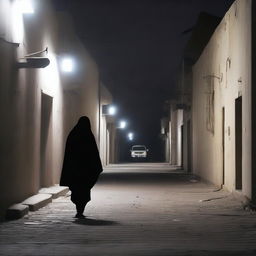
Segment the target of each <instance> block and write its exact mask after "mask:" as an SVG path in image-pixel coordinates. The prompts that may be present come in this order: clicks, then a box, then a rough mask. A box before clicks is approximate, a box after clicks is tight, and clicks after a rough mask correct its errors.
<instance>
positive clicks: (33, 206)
mask: <svg viewBox="0 0 256 256" xmlns="http://www.w3.org/2000/svg"><path fill="white" fill-rule="evenodd" d="M51 202H52V195H50V194H37V195H34V196H31V197H29V198H28V199H26V200H25V201H23V202H22V204H23V205H27V206H28V207H29V210H30V211H37V210H38V209H40V208H42V207H44V206H46V205H47V204H49V203H51Z"/></svg>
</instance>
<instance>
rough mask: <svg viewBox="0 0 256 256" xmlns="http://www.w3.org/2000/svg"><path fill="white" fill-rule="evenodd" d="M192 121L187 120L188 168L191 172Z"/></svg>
mask: <svg viewBox="0 0 256 256" xmlns="http://www.w3.org/2000/svg"><path fill="white" fill-rule="evenodd" d="M191 145H192V143H191V121H190V119H189V120H188V121H187V161H188V163H187V168H188V172H191Z"/></svg>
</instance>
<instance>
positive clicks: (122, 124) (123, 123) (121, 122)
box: [118, 120, 127, 129]
mask: <svg viewBox="0 0 256 256" xmlns="http://www.w3.org/2000/svg"><path fill="white" fill-rule="evenodd" d="M126 125H127V123H126V121H123V120H122V121H120V123H119V127H118V128H120V129H124V128H125V127H126Z"/></svg>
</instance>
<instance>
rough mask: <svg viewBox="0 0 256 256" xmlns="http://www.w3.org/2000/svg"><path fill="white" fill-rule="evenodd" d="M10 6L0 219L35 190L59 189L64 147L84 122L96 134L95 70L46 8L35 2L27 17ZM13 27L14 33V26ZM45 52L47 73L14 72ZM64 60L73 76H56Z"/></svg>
mask: <svg viewBox="0 0 256 256" xmlns="http://www.w3.org/2000/svg"><path fill="white" fill-rule="evenodd" d="M7 2H8V8H6V9H5V13H6V12H7V13H6V16H5V18H3V17H1V19H2V20H5V19H8V20H6V24H5V26H2V27H0V37H1V39H0V54H1V59H2V61H1V63H0V84H1V86H0V118H1V120H2V121H1V126H0V136H1V144H0V155H1V160H0V170H1V177H0V188H1V193H0V208H1V209H0V216H1V215H3V213H4V210H5V209H6V208H7V207H8V206H10V205H11V204H13V203H18V202H21V201H22V200H24V199H25V198H27V197H28V196H31V195H33V194H35V193H37V192H38V190H39V189H40V187H42V186H50V185H54V184H56V183H58V182H59V176H60V172H61V167H62V159H63V151H64V144H65V140H66V137H67V134H68V132H69V131H70V130H71V128H72V127H73V126H74V125H75V124H76V122H77V120H78V118H79V117H80V116H81V115H87V116H88V117H89V118H90V119H91V123H92V130H93V132H94V134H95V137H96V139H97V138H98V131H99V93H98V85H99V76H98V70H97V66H96V64H95V63H94V61H93V60H92V58H91V57H90V56H89V54H88V52H87V51H86V49H85V48H84V47H83V45H82V44H81V43H80V41H79V40H78V38H77V37H76V36H75V32H74V31H73V28H72V25H70V20H69V19H68V18H67V17H63V15H59V16H57V15H56V13H54V12H53V10H52V8H51V4H50V1H48V0H44V1H39V0H37V1H33V3H34V4H35V6H34V7H35V12H34V14H26V15H22V14H21V13H20V12H19V9H17V8H15V4H16V3H17V1H7V0H6V1H5V4H6V3H7ZM8 12H9V13H8ZM13 15H14V17H15V19H14V20H13V19H10V17H13ZM64 16H65V15H64ZM15 20H16V21H17V20H18V21H19V23H18V25H17V23H14V24H11V23H12V22H15ZM65 20H66V22H65ZM2 24H3V23H2ZM14 25H15V26H14ZM62 31H65V33H64V34H63V33H62ZM14 43H19V45H17V44H14ZM45 47H48V54H46V53H44V54H42V56H45V57H48V58H49V59H50V65H49V66H47V67H46V68H43V69H31V68H26V69H25V68H24V69H18V68H17V67H16V62H17V61H22V59H21V58H22V57H24V55H26V54H29V53H33V52H36V51H38V50H41V49H44V48H45ZM67 55H70V56H72V57H73V58H74V60H75V64H76V65H75V68H74V70H73V72H71V73H63V72H62V71H61V69H60V62H61V59H62V57H64V56H67Z"/></svg>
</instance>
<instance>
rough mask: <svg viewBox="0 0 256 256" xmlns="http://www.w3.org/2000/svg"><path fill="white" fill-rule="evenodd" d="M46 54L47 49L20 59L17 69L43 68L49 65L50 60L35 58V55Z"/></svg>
mask: <svg viewBox="0 0 256 256" xmlns="http://www.w3.org/2000/svg"><path fill="white" fill-rule="evenodd" d="M42 53H46V54H47V53H48V47H46V48H45V49H44V50H42V51H38V52H34V53H30V54H27V55H25V56H24V58H21V59H20V60H21V61H19V62H18V63H17V67H18V68H45V67H47V66H48V65H49V64H50V60H49V59H48V58H46V57H40V56H39V57H37V56H36V55H39V54H42Z"/></svg>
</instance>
